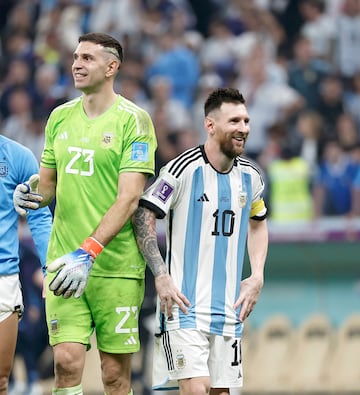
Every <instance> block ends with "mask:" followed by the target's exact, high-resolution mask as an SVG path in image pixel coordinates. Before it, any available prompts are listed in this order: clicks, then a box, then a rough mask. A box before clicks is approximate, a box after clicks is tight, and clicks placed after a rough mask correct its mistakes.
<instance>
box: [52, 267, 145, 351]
mask: <svg viewBox="0 0 360 395" xmlns="http://www.w3.org/2000/svg"><path fill="white" fill-rule="evenodd" d="M47 277H50V278H48V279H47V280H48V282H50V281H51V278H52V277H53V276H49V275H48V276H47ZM47 288H48V287H47ZM144 289H145V288H144V280H143V279H130V278H118V277H114V278H111V277H93V276H92V277H90V278H89V281H88V284H87V286H86V289H85V292H84V294H83V295H82V296H81V297H80V298H78V299H75V298H74V297H70V298H69V299H64V298H63V297H62V296H55V295H54V294H53V293H52V292H51V291H49V289H47V292H46V293H47V295H46V320H47V325H48V330H49V341H50V345H52V346H53V345H56V344H58V343H64V342H72V343H73V342H75V343H82V344H85V345H87V346H88V347H90V337H91V335H92V333H93V332H94V329H95V330H96V339H97V347H98V349H99V350H101V351H104V352H107V353H112V354H128V353H133V352H137V351H139V349H140V341H139V312H140V308H141V305H142V302H143V299H144Z"/></svg>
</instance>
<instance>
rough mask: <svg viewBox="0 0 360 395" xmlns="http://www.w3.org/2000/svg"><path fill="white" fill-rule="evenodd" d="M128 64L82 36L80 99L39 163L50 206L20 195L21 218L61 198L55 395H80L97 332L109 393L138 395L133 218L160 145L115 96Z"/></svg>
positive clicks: (53, 246)
mask: <svg viewBox="0 0 360 395" xmlns="http://www.w3.org/2000/svg"><path fill="white" fill-rule="evenodd" d="M122 58H123V53H122V48H121V45H120V44H119V43H118V41H117V40H115V39H114V38H112V37H110V36H108V35H106V34H101V33H88V34H85V35H82V36H80V38H79V44H78V46H77V48H76V49H75V52H74V55H73V64H72V73H73V79H74V83H75V88H77V89H79V90H80V91H81V92H82V95H81V96H80V97H79V98H76V99H73V100H71V101H69V102H67V103H65V104H63V105H61V106H59V107H57V108H56V109H55V110H53V112H52V113H51V114H50V117H49V119H48V122H47V125H46V130H45V137H46V140H45V146H44V150H43V153H42V157H41V164H40V182H39V194H40V195H41V196H42V199H43V200H42V202H41V203H40V204H39V203H38V197H37V196H35V195H34V194H32V193H27V190H26V188H24V186H23V185H19V186H18V187H17V190H16V192H15V194H14V202H15V208H16V209H17V211H18V212H19V213H20V214H21V215H25V214H26V212H27V210H29V209H36V208H37V207H39V205H40V206H44V205H48V204H50V203H51V202H52V200H53V199H54V198H56V206H55V214H54V224H53V229H52V233H51V237H50V243H49V249H48V255H47V270H48V276H47V278H48V284H49V287H48V288H49V289H48V290H47V297H46V317H47V325H48V331H49V338H50V344H51V345H52V346H53V351H54V362H55V388H54V390H53V394H60V395H62V394H64V395H65V394H66V395H67V394H69V395H78V394H82V385H81V378H82V372H83V368H84V363H85V353H86V350H87V349H88V347H89V345H90V336H91V335H92V333H93V331H94V330H96V339H97V347H98V349H99V354H100V359H101V368H102V379H103V385H104V391H105V393H106V394H121V395H127V394H128V393H131V391H132V390H131V354H132V353H133V352H136V351H138V350H139V348H140V345H139V332H138V316H139V310H140V307H141V304H142V301H143V296H144V274H145V262H144V260H143V257H142V255H141V253H140V251H139V250H138V247H137V244H136V240H135V237H134V233H133V228H132V224H131V221H130V220H129V218H130V217H131V215H132V214H133V212H134V211H135V209H136V208H137V206H138V200H139V198H140V196H141V194H142V192H143V189H144V186H145V183H146V181H147V179H148V177H149V175H153V174H154V152H155V149H156V137H155V132H154V128H153V124H152V121H151V119H150V117H149V115H148V113H147V112H145V111H144V110H143V109H141V108H140V107H138V106H137V105H135V104H134V103H132V102H130V101H129V100H126V99H125V98H123V97H122V96H120V95H118V94H116V93H115V91H114V79H115V76H116V74H117V73H118V69H119V67H120V65H121V62H122Z"/></svg>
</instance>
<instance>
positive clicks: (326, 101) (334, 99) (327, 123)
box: [316, 74, 345, 138]
mask: <svg viewBox="0 0 360 395" xmlns="http://www.w3.org/2000/svg"><path fill="white" fill-rule="evenodd" d="M343 98H344V87H343V84H342V81H341V79H340V78H339V77H338V76H336V75H332V74H329V75H327V76H326V77H325V78H324V79H323V81H322V83H321V86H320V101H319V105H318V106H317V108H316V109H317V111H318V112H319V114H320V115H321V116H322V118H323V120H324V128H325V138H334V137H336V122H337V119H338V117H339V116H340V115H341V114H343V113H344V111H345V108H344V100H343Z"/></svg>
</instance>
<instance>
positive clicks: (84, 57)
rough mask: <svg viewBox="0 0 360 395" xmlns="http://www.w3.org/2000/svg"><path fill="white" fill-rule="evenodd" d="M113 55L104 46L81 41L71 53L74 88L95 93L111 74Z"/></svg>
mask: <svg viewBox="0 0 360 395" xmlns="http://www.w3.org/2000/svg"><path fill="white" fill-rule="evenodd" d="M114 58H115V57H114V56H113V55H111V54H108V53H106V52H104V48H103V47H102V46H101V45H99V44H95V43H92V42H89V41H82V42H80V43H79V45H78V46H77V48H76V50H75V52H74V54H73V64H72V75H73V78H74V86H75V88H76V89H79V90H81V91H82V92H84V93H96V92H98V91H100V90H101V87H102V86H103V85H104V83H105V82H106V81H107V79H108V77H109V76H111V75H112V68H111V67H110V66H111V63H112V62H113V61H114Z"/></svg>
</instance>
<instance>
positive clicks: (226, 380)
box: [208, 335, 243, 388]
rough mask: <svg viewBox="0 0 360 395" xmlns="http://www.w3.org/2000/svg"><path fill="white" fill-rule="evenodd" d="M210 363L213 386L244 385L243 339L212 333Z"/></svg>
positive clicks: (229, 386) (233, 386)
mask: <svg viewBox="0 0 360 395" xmlns="http://www.w3.org/2000/svg"><path fill="white" fill-rule="evenodd" d="M208 365H209V371H210V377H211V387H212V388H238V387H242V383H243V371H242V356H241V339H240V338H237V337H230V336H218V335H211V336H210V356H209V362H208Z"/></svg>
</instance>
